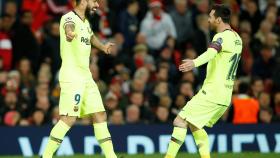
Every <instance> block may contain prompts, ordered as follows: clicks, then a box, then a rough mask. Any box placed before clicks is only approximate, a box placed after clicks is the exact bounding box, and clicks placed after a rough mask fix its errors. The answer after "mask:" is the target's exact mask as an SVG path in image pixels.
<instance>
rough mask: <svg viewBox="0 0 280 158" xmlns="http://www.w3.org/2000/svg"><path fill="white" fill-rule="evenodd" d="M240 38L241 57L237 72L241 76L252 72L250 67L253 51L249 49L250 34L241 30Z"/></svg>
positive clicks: (252, 60)
mask: <svg viewBox="0 0 280 158" xmlns="http://www.w3.org/2000/svg"><path fill="white" fill-rule="evenodd" d="M240 36H241V38H242V44H243V49H242V54H241V55H242V57H241V67H240V69H239V73H238V74H240V75H241V76H247V75H250V73H251V72H252V67H253V63H254V58H253V52H252V49H251V37H250V34H249V33H248V32H246V31H244V32H241V35H240Z"/></svg>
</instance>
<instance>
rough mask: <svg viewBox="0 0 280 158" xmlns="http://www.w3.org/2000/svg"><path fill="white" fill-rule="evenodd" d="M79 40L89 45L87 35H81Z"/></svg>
mask: <svg viewBox="0 0 280 158" xmlns="http://www.w3.org/2000/svg"><path fill="white" fill-rule="evenodd" d="M81 42H82V43H85V44H86V45H90V40H89V38H87V37H81Z"/></svg>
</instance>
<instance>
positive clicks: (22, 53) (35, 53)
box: [11, 11, 40, 72]
mask: <svg viewBox="0 0 280 158" xmlns="http://www.w3.org/2000/svg"><path fill="white" fill-rule="evenodd" d="M27 14H29V12H28V11H26V12H23V14H22V15H21V19H20V22H19V23H15V24H14V25H13V30H12V33H11V34H12V36H11V39H12V44H13V63H14V65H17V64H18V62H19V61H20V59H22V58H24V57H26V58H28V59H29V60H31V61H32V65H31V66H32V70H34V72H36V70H37V69H36V68H37V67H38V64H39V63H38V62H39V55H40V49H39V43H38V41H37V40H36V37H35V35H34V34H33V32H32V30H31V27H30V26H29V25H28V23H26V16H28V15H27ZM27 21H28V20H27Z"/></svg>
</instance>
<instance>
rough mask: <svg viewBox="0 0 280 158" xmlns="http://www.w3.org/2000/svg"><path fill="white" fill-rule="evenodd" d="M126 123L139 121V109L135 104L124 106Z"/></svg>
mask: <svg viewBox="0 0 280 158" xmlns="http://www.w3.org/2000/svg"><path fill="white" fill-rule="evenodd" d="M126 123H127V124H138V123H141V120H140V110H139V107H138V106H137V105H129V106H128V107H127V108H126Z"/></svg>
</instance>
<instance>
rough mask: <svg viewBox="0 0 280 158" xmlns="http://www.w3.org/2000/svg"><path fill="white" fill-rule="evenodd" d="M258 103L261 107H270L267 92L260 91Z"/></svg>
mask: <svg viewBox="0 0 280 158" xmlns="http://www.w3.org/2000/svg"><path fill="white" fill-rule="evenodd" d="M258 100H259V103H260V107H261V108H271V107H272V106H271V99H270V95H269V94H268V93H265V92H262V93H261V94H260V97H259V99H258Z"/></svg>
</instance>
